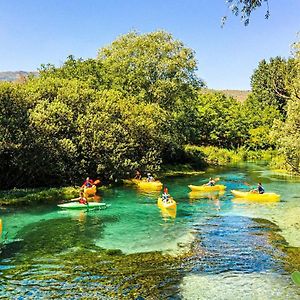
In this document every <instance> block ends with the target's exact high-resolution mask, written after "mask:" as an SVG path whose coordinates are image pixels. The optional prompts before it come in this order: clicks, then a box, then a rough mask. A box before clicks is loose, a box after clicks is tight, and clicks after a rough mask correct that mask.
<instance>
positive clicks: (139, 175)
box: [134, 170, 142, 180]
mask: <svg viewBox="0 0 300 300" xmlns="http://www.w3.org/2000/svg"><path fill="white" fill-rule="evenodd" d="M134 179H138V180H141V179H142V174H141V172H140V170H136V171H135V176H134Z"/></svg>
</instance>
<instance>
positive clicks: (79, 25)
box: [0, 0, 300, 89]
mask: <svg viewBox="0 0 300 300" xmlns="http://www.w3.org/2000/svg"><path fill="white" fill-rule="evenodd" d="M269 2H270V11H271V16H270V19H269V20H265V19H264V14H265V8H264V7H263V8H261V9H259V10H257V11H255V12H254V14H253V16H252V18H251V21H250V24H249V26H247V27H244V26H243V25H242V23H241V22H240V19H239V18H236V17H234V16H233V15H231V13H230V11H229V10H228V9H227V6H226V4H225V0H151V1H150V0H149V1H147V0H144V1H143V0H106V1H105V0H47V1H46V0H26V1H21V0H9V1H5V0H2V1H0V71H16V70H25V71H31V70H36V69H37V68H38V67H39V66H40V64H42V63H53V64H55V65H57V66H58V65H60V64H61V63H62V62H63V61H64V60H65V58H66V57H67V56H68V55H70V54H73V55H75V56H76V57H83V58H88V57H95V56H96V55H97V51H98V49H99V48H101V47H102V46H105V45H107V44H109V43H110V42H112V41H113V40H114V39H115V38H116V37H118V36H119V35H121V34H124V33H127V32H129V31H130V30H137V31H139V32H143V33H144V32H150V31H154V30H157V29H164V30H166V31H168V32H170V33H172V34H173V35H174V36H175V38H178V39H180V40H182V41H183V42H184V43H185V45H187V46H188V47H191V48H192V49H194V50H195V52H196V58H197V61H198V75H199V76H200V77H201V78H203V79H204V80H205V82H206V83H207V85H208V87H210V88H215V89H249V88H250V76H251V74H252V73H253V70H254V69H255V68H256V66H257V64H258V62H259V61H260V60H261V59H263V58H269V57H272V56H276V55H280V56H284V57H288V56H289V55H290V46H291V44H292V43H293V42H294V41H296V39H297V32H299V31H300V0H269ZM224 15H228V21H227V23H226V25H225V27H224V28H221V27H220V20H221V17H222V16H224Z"/></svg>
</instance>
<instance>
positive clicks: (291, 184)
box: [0, 164, 300, 299]
mask: <svg viewBox="0 0 300 300" xmlns="http://www.w3.org/2000/svg"><path fill="white" fill-rule="evenodd" d="M208 177H220V178H221V181H220V183H221V184H225V185H226V186H227V190H226V192H225V194H224V195H216V194H208V195H200V196H198V197H196V198H192V199H191V198H190V197H189V189H188V185H189V184H201V183H204V182H205V180H206V179H207V178H208ZM258 181H262V182H263V183H264V186H265V188H266V189H267V191H272V192H276V193H279V194H280V195H281V201H280V202H277V203H263V204H262V203H257V202H249V201H248V202H247V201H244V202H243V201H235V200H233V199H232V196H231V194H230V190H231V189H245V190H246V189H248V187H247V186H246V185H245V183H244V182H247V183H250V184H253V185H255V184H256V183H257V182H258ZM163 182H164V184H165V185H167V186H168V189H169V192H170V193H171V194H172V196H173V197H174V199H176V201H177V204H178V205H177V212H176V217H175V218H174V215H173V216H170V215H168V214H166V213H164V212H162V211H161V210H160V209H159V208H158V207H157V205H156V201H157V197H158V195H159V194H158V193H146V192H141V191H138V190H137V189H135V188H134V187H132V186H121V187H116V188H113V189H110V190H108V191H105V192H103V194H102V195H101V196H102V201H104V202H106V203H108V204H110V205H111V206H110V207H109V208H107V209H106V210H100V211H96V210H94V211H63V210H59V209H58V208H57V207H56V206H55V205H43V206H39V207H34V208H33V207H29V208H24V209H6V210H2V211H1V217H0V218H1V219H2V224H3V231H2V235H1V242H2V250H1V253H0V275H1V280H0V298H1V297H7V298H14V297H21V298H20V299H23V298H24V299H25V298H30V297H31V298H36V299H41V298H45V299H48V298H50V297H52V298H78V299H79V298H82V297H88V298H93V297H94V298H103V299H106V298H107V299H110V298H113V299H115V298H126V297H128V298H134V297H141V299H143V298H145V299H148V298H149V299H157V298H171V299H181V298H182V299H232V298H234V297H236V298H237V299H240V298H241V296H238V295H244V296H243V297H242V298H243V299H299V297H300V291H299V288H297V287H296V286H295V285H294V284H293V283H292V281H291V279H290V276H289V272H290V269H291V268H292V267H293V266H291V265H290V264H291V262H290V260H288V259H287V254H286V253H285V252H284V251H283V250H282V247H281V246H283V245H285V246H293V247H300V180H299V179H297V178H291V177H284V176H282V175H278V174H275V173H273V172H271V171H268V170H266V169H265V167H264V166H263V165H255V164H245V165H241V166H238V167H228V168H223V169H210V170H208V171H207V172H206V173H205V174H203V175H199V176H189V177H175V178H166V179H164V180H163ZM274 236H275V238H276V240H277V242H274V241H273V240H274ZM278 237H279V238H278ZM97 247H99V249H102V248H104V249H120V250H121V251H122V253H123V254H122V255H121V254H120V253H119V254H117V255H114V256H111V259H109V261H107V257H106V258H105V260H104V259H103V261H102V260H101V259H100V261H99V260H98V259H97V261H92V258H91V259H90V260H87V261H91V265H93V268H92V266H90V265H89V263H88V262H87V261H86V260H83V261H82V262H81V261H79V262H78V260H77V258H78V257H77V255H78V252H77V251H81V250H82V249H83V250H84V251H86V253H95V256H96V255H98V254H99V253H101V251H102V250H97V249H98V248H97ZM91 251H92V252H91ZM157 251H158V252H157ZM148 252H151V253H153V255H154V253H158V255H160V256H159V259H157V260H153V261H152V262H151V264H150V266H149V265H148V264H147V265H146V267H145V266H143V264H142V263H141V264H140V265H139V261H141V260H143V261H144V260H145V259H144V258H143V257H144V256H141V255H148V254H147V253H148ZM151 253H150V254H151ZM298 253H300V252H298ZM72 255H73V256H72ZM87 255H90V254H87ZM151 255H152V254H151ZM169 255H170V257H173V258H176V259H175V260H174V261H175V262H174V261H173V260H172V259H173V258H170V260H172V263H170V264H166V263H163V264H162V262H161V259H164V258H168V257H169ZM141 257H142V258H141ZM147 257H148V256H147ZM129 262H130V263H129ZM132 263H134V264H137V266H136V268H135V269H134V271H130V270H129V269H130V268H131V266H132ZM105 264H108V265H110V266H111V267H110V268H109V272H108V270H107V269H106V268H104V266H105ZM116 265H117V266H118V267H113V266H116ZM104 269H105V270H106V271H104ZM71 270H72V271H71ZM74 270H75V271H74ZM76 270H80V273H78V272H79V271H78V272H77V271H76ZM112 270H113V271H112ZM124 270H128V271H126V272H125V271H124ZM156 272H157V274H159V275H160V276H159V278H156V277H155V278H154V279H153V277H154V275H155V274H156ZM108 273H109V274H110V275H107V274H108ZM78 274H79V275H78ZM165 274H168V275H167V277H166V276H165ZM173 274H174V278H173ZM116 277H118V278H123V280H121V283H120V282H119V281H118V283H116V282H115V278H116ZM87 278H88V280H87ZM141 278H142V279H141ZM149 278H151V280H154V281H153V289H151V284H149V285H150V286H147V287H144V285H143V283H141V282H140V281H139V280H140V279H141V280H145V281H147V280H148V279H149ZM149 280H150V279H149ZM126 281H127V283H126ZM79 282H80V284H79ZM58 286H61V287H63V288H62V289H60V288H58ZM154 289H155V291H154ZM156 289H158V292H157V290H156ZM130 293H131V294H130ZM157 293H158V294H157ZM133 294H134V295H135V296H134V297H133V296H132V295H133ZM220 295H222V296H220ZM22 297H23V298H22ZM239 297H240V298H239ZM242 298H241V299H242Z"/></svg>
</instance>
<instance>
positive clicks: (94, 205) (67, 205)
mask: <svg viewBox="0 0 300 300" xmlns="http://www.w3.org/2000/svg"><path fill="white" fill-rule="evenodd" d="M57 206H58V207H60V208H64V209H90V208H106V207H107V205H106V203H99V202H89V203H88V204H82V203H79V202H68V203H63V204H58V205H57Z"/></svg>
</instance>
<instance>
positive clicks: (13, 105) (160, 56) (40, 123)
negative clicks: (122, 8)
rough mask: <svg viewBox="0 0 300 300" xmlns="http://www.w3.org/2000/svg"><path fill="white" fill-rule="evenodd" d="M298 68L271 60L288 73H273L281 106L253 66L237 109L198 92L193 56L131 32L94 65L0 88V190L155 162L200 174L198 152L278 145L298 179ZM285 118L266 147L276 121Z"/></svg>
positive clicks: (71, 63)
mask: <svg viewBox="0 0 300 300" xmlns="http://www.w3.org/2000/svg"><path fill="white" fill-rule="evenodd" d="M297 53H298V52H297ZM296 62H297V63H299V61H298V60H297V59H293V60H289V61H284V60H281V59H278V58H276V59H274V63H275V66H276V68H277V66H278V64H279V65H280V64H283V65H284V66H285V67H284V68H283V70H284V71H282V72H281V73H280V72H279V71H278V69H276V68H275V69H276V70H277V71H276V73H277V75H278V74H279V75H280V76H279V77H278V78H277V77H276V78H275V80H276V82H277V81H278V82H281V83H284V84H285V85H284V87H285V91H286V94H285V95H286V97H288V98H287V100H286V98H285V97H284V101H285V104H284V105H283V104H282V103H283V102H282V101H283V100H282V99H283V98H278V95H277V94H276V92H274V91H272V88H271V87H270V86H269V87H270V88H266V83H269V79H270V78H272V76H273V75H272V76H271V77H270V76H269V75H270V72H269V70H270V69H272V68H273V60H271V62H270V63H269V64H268V63H264V64H263V65H264V67H263V68H262V67H261V65H262V64H260V65H259V67H258V69H257V70H256V71H255V74H254V75H253V80H252V82H253V94H251V95H250V96H249V97H248V99H247V100H246V101H245V102H244V103H241V102H238V101H237V100H236V99H234V98H231V97H227V96H225V95H223V94H221V93H213V92H207V91H206V92H203V91H202V90H201V88H202V87H203V82H202V81H201V80H200V79H199V78H198V77H197V76H196V70H197V65H196V61H195V57H194V52H193V51H192V50H190V49H188V48H186V47H185V46H184V45H183V44H182V42H180V41H177V40H175V39H174V38H173V37H172V36H171V35H170V34H168V33H166V32H162V31H158V32H154V33H149V34H137V33H136V32H133V33H129V34H127V35H125V36H121V37H120V38H118V39H117V40H116V41H114V42H113V43H112V44H111V45H110V46H108V47H105V48H102V49H101V50H100V51H99V54H98V57H97V58H96V59H87V60H83V59H75V58H74V57H73V56H70V57H68V59H67V60H66V62H65V63H64V64H63V65H62V66H61V67H55V66H53V65H45V66H42V68H41V70H40V76H39V77H38V78H29V79H28V80H26V81H25V82H22V83H20V82H19V83H1V84H0V162H1V164H0V185H1V187H2V188H9V187H24V186H25V187H29V186H42V185H44V186H45V185H48V186H49V185H51V186H52V185H59V184H70V183H72V184H75V183H79V181H80V180H82V178H83V177H85V176H86V175H87V174H88V175H90V176H91V177H96V176H97V177H101V178H102V179H106V180H113V179H118V178H121V177H126V176H131V175H132V174H133V172H134V170H135V169H137V168H140V169H141V170H142V171H144V172H149V171H150V172H156V171H158V170H159V169H160V167H161V165H162V164H168V163H169V164H170V163H182V162H192V163H195V161H196V160H198V161H199V163H198V165H199V166H200V165H203V164H202V162H205V160H203V157H204V156H205V151H204V150H203V149H204V148H203V147H202V146H214V147H219V148H227V149H232V150H233V151H235V149H237V148H241V147H242V149H244V150H243V151H249V150H256V151H258V150H260V149H265V150H266V149H269V148H270V147H275V145H278V146H279V147H281V149H282V153H283V155H285V157H286V158H287V162H288V164H290V165H292V166H293V168H292V169H293V170H295V171H299V149H298V148H297V147H298V145H299V144H300V143H299V142H298V141H299V137H298V135H299V119H298V118H299V73H297V71H295V70H299V69H297V66H295V64H296ZM290 63H291V64H292V63H293V66H292V67H291V70H293V80H291V79H290V77H289V76H288V75H289V74H290V73H289V71H288V70H290V69H289V68H287V69H286V67H287V65H288V64H290ZM266 66H267V67H266ZM279 69H280V70H282V69H281V67H280V68H279ZM272 70H273V69H272ZM272 72H273V71H272ZM268 76H269V77H268ZM297 76H298V77H297ZM286 78H289V80H286ZM297 78H298V79H297ZM297 80H298V81H297ZM281 83H280V84H281ZM281 100H282V101H281ZM286 103H287V104H286ZM285 107H287V112H286V115H285ZM285 116H286V121H285V123H280V126H278V130H277V131H274V130H273V132H272V135H273V140H272V139H271V137H272V135H270V134H269V133H270V131H271V128H272V126H273V121H274V119H276V120H278V121H277V123H278V122H284V117H285ZM279 129H280V130H279ZM275 135H276V136H277V138H275V139H274V136H275ZM291 141H292V142H293V143H292V142H291ZM186 144H192V145H195V146H201V147H202V148H201V147H200V148H186V147H185V145H186ZM199 149H201V151H202V152H203V153H202V154H201V153H200V152H199ZM208 149H213V150H212V151H215V152H216V153H220V152H219V150H216V149H217V148H208ZM297 149H298V150H297ZM297 151H298V152H297ZM206 152H207V151H206ZM233 153H234V152H233ZM220 155H221V154H220ZM212 156H213V155H212V154H209V157H212ZM195 165H197V164H195Z"/></svg>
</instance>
